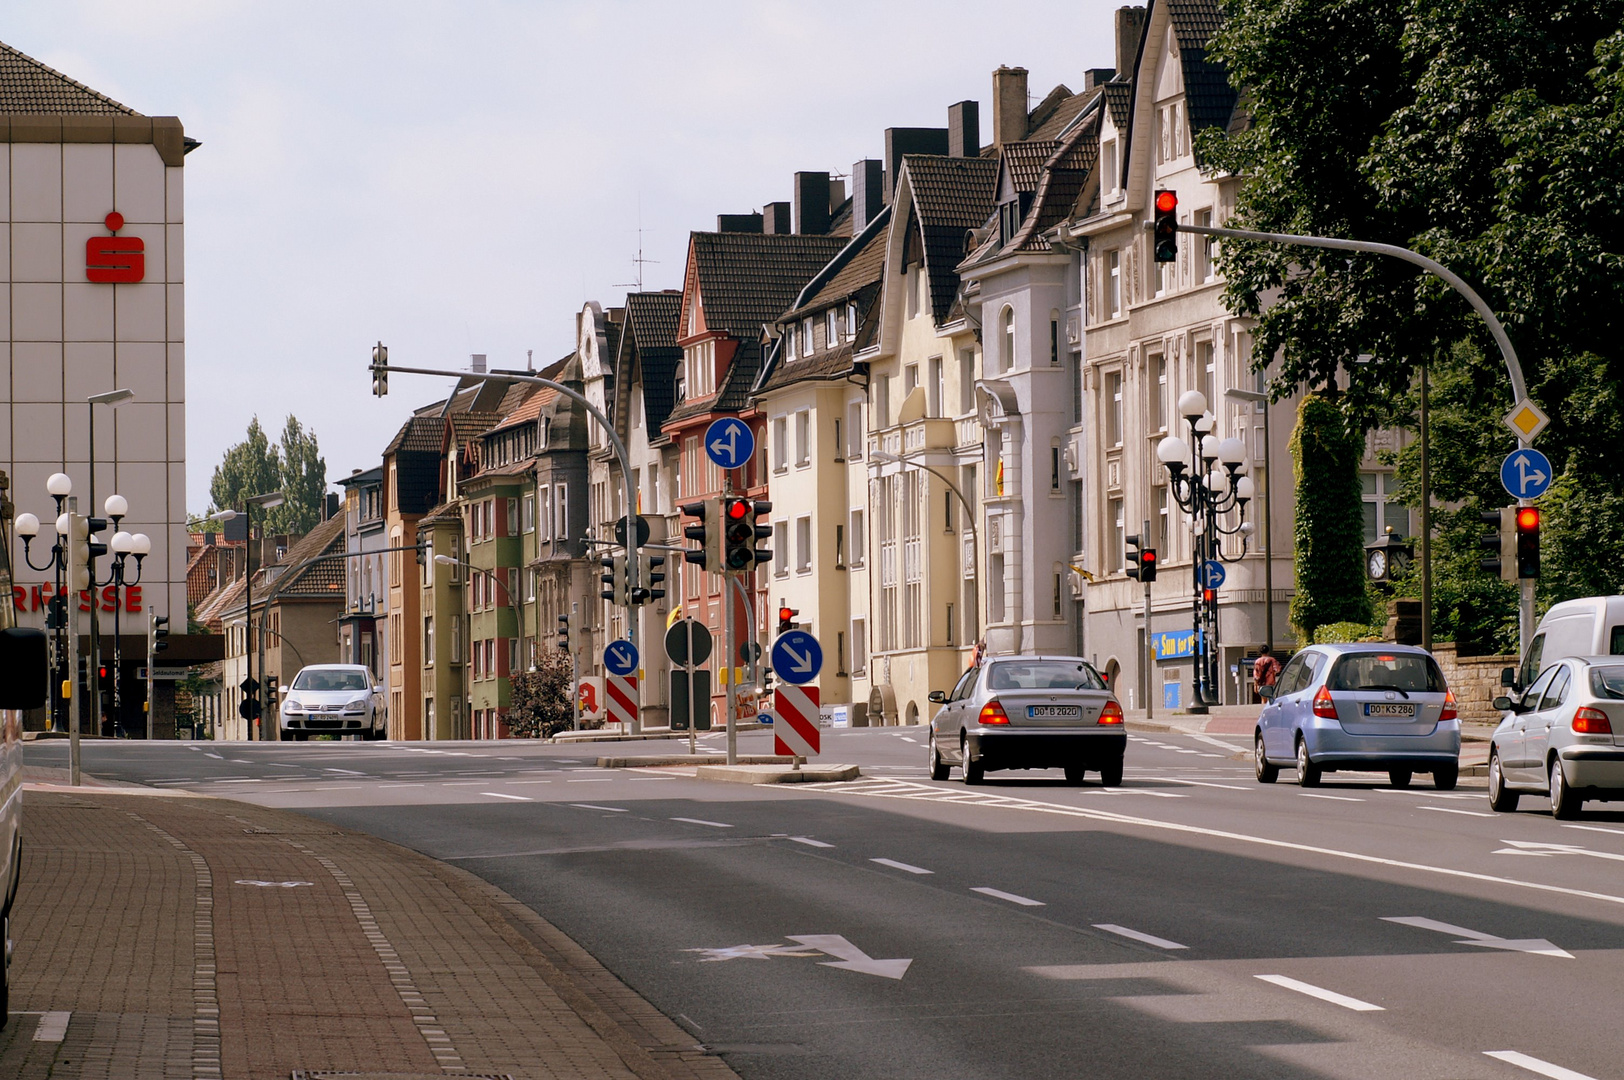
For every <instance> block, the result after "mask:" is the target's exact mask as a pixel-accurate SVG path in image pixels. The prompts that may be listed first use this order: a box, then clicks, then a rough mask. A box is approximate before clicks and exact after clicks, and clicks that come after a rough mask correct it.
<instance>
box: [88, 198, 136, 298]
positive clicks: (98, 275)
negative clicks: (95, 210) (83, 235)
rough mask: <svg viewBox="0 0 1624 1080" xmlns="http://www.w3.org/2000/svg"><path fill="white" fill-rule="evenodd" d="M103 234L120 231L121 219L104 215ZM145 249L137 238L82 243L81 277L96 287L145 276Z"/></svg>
mask: <svg viewBox="0 0 1624 1080" xmlns="http://www.w3.org/2000/svg"><path fill="white" fill-rule="evenodd" d="M106 221H107V231H108V232H110V233H115V234H116V233H117V232H118V231H119V230H120V229H122V228H123V227H124V215H123V214H121V213H119V212H118V211H117V210H114V211H113V212H112V213H110V214H108V215H107V219H106ZM146 250H147V245H146V242H145V241H143V240H142V239H141V238H140V237H139V236H117V235H114V236H92V237H91V238H90V239H89V240H86V241H85V277H86V278H88V279H89V280H91V281H94V282H97V283H99V284H111V285H121V284H128V283H130V282H136V281H140V280H142V279H143V278H145V277H146V276H147V255H146Z"/></svg>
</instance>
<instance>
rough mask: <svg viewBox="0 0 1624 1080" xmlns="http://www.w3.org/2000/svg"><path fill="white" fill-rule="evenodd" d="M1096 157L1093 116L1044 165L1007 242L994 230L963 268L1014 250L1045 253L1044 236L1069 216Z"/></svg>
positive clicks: (1096, 124)
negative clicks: (1022, 213)
mask: <svg viewBox="0 0 1624 1080" xmlns="http://www.w3.org/2000/svg"><path fill="white" fill-rule="evenodd" d="M1005 149H1006V150H1008V149H1009V148H1008V147H1005ZM1099 154H1100V141H1099V117H1098V115H1097V114H1096V115H1094V116H1093V117H1092V118H1090V119H1085V120H1084V121H1083V122H1082V123H1081V124H1079V125H1078V126H1077V127H1075V128H1073V129H1072V131H1071V133H1070V134H1068V135H1067V136H1066V138H1065V140H1064V141H1063V142H1061V143H1059V144H1058V145H1057V146H1056V148H1055V150H1054V152H1053V153H1052V154H1050V155H1049V157H1048V159H1047V160H1046V161H1045V162H1044V163H1043V176H1042V179H1041V180H1040V181H1039V183H1038V190H1037V193H1036V194H1035V195H1034V196H1033V197H1032V206H1031V209H1029V210H1028V211H1027V214H1026V217H1025V219H1024V220H1023V221H1022V223H1021V227H1020V229H1019V230H1017V231H1016V233H1015V235H1014V236H1013V237H1011V238H1010V241H1009V243H1007V244H1002V243H1000V242H999V235H998V230H997V229H996V228H994V229H992V230H991V235H990V236H989V237H988V238H987V240H986V241H985V242H983V243H982V245H981V246H980V247H979V248H977V249H976V251H975V252H974V254H972V255H971V256H970V257H969V258H967V259H965V261H964V265H965V266H972V265H974V264H976V263H979V262H981V261H983V260H985V259H990V258H994V257H997V256H1001V255H1007V254H1012V253H1014V252H1017V251H1047V250H1048V249H1049V242H1048V241H1047V240H1046V239H1044V234H1045V233H1046V232H1048V231H1049V230H1050V229H1053V228H1054V227H1055V226H1056V225H1058V224H1060V222H1062V221H1064V220H1065V219H1066V218H1067V217H1069V216H1070V215H1071V214H1072V211H1073V209H1074V207H1075V206H1076V203H1077V196H1078V195H1079V194H1080V193H1081V192H1082V190H1083V187H1084V186H1085V185H1086V184H1087V183H1088V176H1089V173H1090V172H1092V171H1093V169H1094V163H1095V161H1097V160H1098V158H1099Z"/></svg>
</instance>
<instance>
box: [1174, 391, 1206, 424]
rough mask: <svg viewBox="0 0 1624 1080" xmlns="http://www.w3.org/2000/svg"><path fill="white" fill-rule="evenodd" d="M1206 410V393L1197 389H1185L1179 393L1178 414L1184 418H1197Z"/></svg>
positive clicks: (1191, 419) (1192, 419)
mask: <svg viewBox="0 0 1624 1080" xmlns="http://www.w3.org/2000/svg"><path fill="white" fill-rule="evenodd" d="M1206 411H1207V395H1205V394H1203V393H1202V392H1201V391H1199V390H1186V391H1184V393H1182V394H1180V395H1179V415H1180V416H1182V417H1184V418H1185V419H1186V420H1190V421H1194V420H1197V419H1199V418H1200V417H1201V416H1202V414H1204V413H1205V412H1206Z"/></svg>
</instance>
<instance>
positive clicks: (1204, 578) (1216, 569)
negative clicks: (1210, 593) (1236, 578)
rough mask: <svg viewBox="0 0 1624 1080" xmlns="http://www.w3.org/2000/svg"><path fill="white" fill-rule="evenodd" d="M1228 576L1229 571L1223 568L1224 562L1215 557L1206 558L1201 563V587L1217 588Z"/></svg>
mask: <svg viewBox="0 0 1624 1080" xmlns="http://www.w3.org/2000/svg"><path fill="white" fill-rule="evenodd" d="M1228 576H1229V572H1228V571H1226V570H1225V569H1224V564H1223V563H1221V562H1219V561H1218V560H1217V559H1208V560H1207V561H1206V562H1204V563H1202V564H1201V587H1202V588H1203V589H1216V588H1218V587H1219V586H1221V585H1222V584H1223V583H1224V579H1225V578H1226V577H1228Z"/></svg>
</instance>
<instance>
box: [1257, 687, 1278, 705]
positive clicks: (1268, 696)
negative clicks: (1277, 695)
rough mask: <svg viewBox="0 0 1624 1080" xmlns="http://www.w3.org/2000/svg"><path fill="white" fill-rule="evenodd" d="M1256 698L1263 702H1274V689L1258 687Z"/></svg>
mask: <svg viewBox="0 0 1624 1080" xmlns="http://www.w3.org/2000/svg"><path fill="white" fill-rule="evenodd" d="M1257 696H1258V697H1260V698H1262V699H1263V700H1264V701H1273V700H1274V687H1272V686H1260V687H1258V688H1257Z"/></svg>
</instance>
